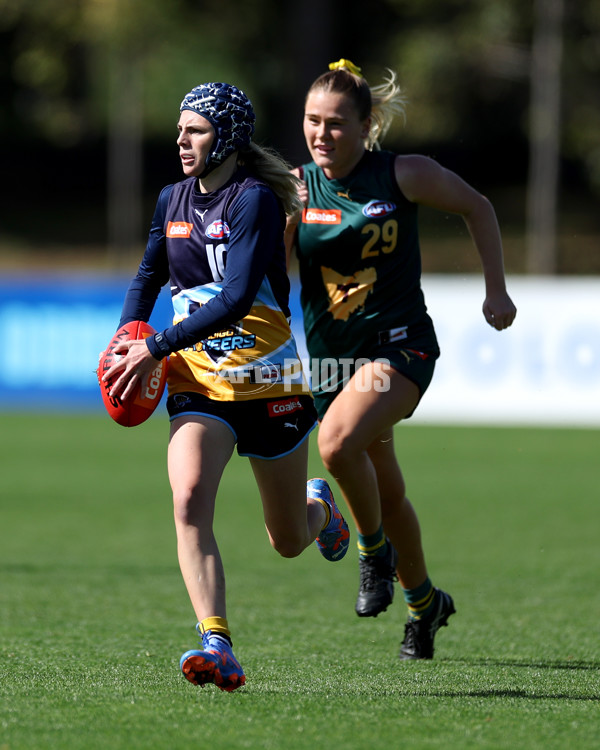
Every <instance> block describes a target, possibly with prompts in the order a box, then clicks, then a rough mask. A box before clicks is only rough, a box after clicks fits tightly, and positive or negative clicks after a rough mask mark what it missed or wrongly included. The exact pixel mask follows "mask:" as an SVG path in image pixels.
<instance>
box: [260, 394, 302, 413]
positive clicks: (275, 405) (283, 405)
mask: <svg viewBox="0 0 600 750" xmlns="http://www.w3.org/2000/svg"><path fill="white" fill-rule="evenodd" d="M299 409H304V407H303V406H302V404H301V403H300V399H298V398H284V399H282V400H281V401H271V402H270V403H269V416H270V417H282V416H285V415H286V414H291V413H292V412H294V411H298V410H299Z"/></svg>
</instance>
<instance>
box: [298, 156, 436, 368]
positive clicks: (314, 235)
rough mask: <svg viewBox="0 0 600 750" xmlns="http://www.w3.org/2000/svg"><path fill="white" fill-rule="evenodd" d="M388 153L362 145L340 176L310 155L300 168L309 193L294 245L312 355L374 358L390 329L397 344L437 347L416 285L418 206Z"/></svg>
mask: <svg viewBox="0 0 600 750" xmlns="http://www.w3.org/2000/svg"><path fill="white" fill-rule="evenodd" d="M395 158H396V156H395V154H393V153H391V152H389V151H374V152H371V151H367V152H366V153H365V155H364V157H363V158H362V159H361V161H360V162H359V164H358V165H357V166H356V167H355V169H354V170H353V171H352V173H351V174H350V175H348V176H347V177H345V178H344V179H341V180H328V179H327V177H326V176H325V175H324V173H323V171H322V170H321V169H320V168H319V167H317V165H316V164H315V163H314V162H312V163H310V164H306V165H304V166H303V167H302V173H303V174H302V177H303V179H304V181H305V182H306V184H307V186H308V194H309V200H308V205H307V207H306V208H305V210H304V212H303V215H302V220H301V222H300V223H299V225H298V233H297V237H296V249H297V254H298V259H299V266H300V280H301V285H302V291H301V303H302V309H303V313H304V328H305V332H306V341H307V348H308V351H309V354H310V356H311V358H313V359H314V358H325V357H336V358H339V357H368V358H373V357H376V356H377V348H378V344H379V343H381V342H382V341H385V340H386V334H387V333H388V332H389V331H395V332H396V333H395V335H394V337H393V340H397V341H398V346H401V347H407V348H412V349H417V350H419V351H423V352H428V353H431V354H435V355H437V354H438V353H439V352H438V345H437V341H436V337H435V333H434V330H433V324H432V322H431V319H430V317H429V315H428V314H427V308H426V306H425V300H424V297H423V293H422V290H421V253H420V248H419V236H418V226H417V206H416V204H414V203H411V202H410V201H409V200H407V199H406V198H405V196H404V195H403V194H402V192H401V190H400V189H399V187H398V185H397V182H396V179H395V176H394V160H395ZM398 329H399V331H398ZM382 336H383V338H382Z"/></svg>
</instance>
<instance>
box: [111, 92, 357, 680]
mask: <svg viewBox="0 0 600 750" xmlns="http://www.w3.org/2000/svg"><path fill="white" fill-rule="evenodd" d="M254 121H255V117H254V112H253V109H252V105H251V102H250V100H249V99H248V97H247V96H246V95H245V94H244V93H243V92H242V91H240V90H239V89H237V88H236V87H235V86H231V85H229V84H225V83H206V84H202V85H200V86H197V87H195V88H194V89H192V90H191V91H190V92H189V94H187V96H186V97H185V98H184V99H183V101H182V103H181V107H180V116H179V122H178V125H177V128H178V131H179V137H178V139H177V145H178V148H179V157H180V159H181V165H182V168H183V173H184V175H185V179H184V180H183V181H182V182H179V183H177V184H175V185H169V186H168V187H166V188H164V189H163V191H162V192H161V194H160V196H159V198H158V203H157V206H156V211H155V214H154V218H153V220H152V225H151V229H150V236H149V240H148V244H147V247H146V251H145V254H144V257H143V259H142V262H141V264H140V266H139V269H138V272H137V275H136V277H135V278H134V279H133V281H132V282H131V284H130V286H129V289H128V291H127V294H126V297H125V302H124V305H123V312H122V317H121V321H120V325H123V324H125V323H127V322H130V321H132V320H144V321H147V320H148V318H149V317H150V314H151V312H152V309H153V307H154V304H155V302H156V298H157V296H158V294H159V291H160V289H161V287H162V286H163V285H164V284H166V283H170V287H171V293H172V300H173V308H174V319H173V325H172V326H170V327H169V328H167V329H165V330H164V331H161V332H159V333H157V334H156V335H154V336H151V337H149V338H147V339H145V340H136V341H132V342H126V343H123V345H122V346H121V347H120V349H119V351H121V353H123V354H126V356H124V357H123V359H122V360H121V361H120V362H119V363H117V364H115V365H113V367H112V368H111V369H110V370H109V371H107V373H106V374H105V376H104V377H105V380H108V381H110V380H111V379H112V378H114V383H113V385H112V390H111V393H112V394H114V395H120V396H121V398H123V399H126V398H127V397H128V395H129V394H131V393H132V391H133V389H134V387H135V385H136V383H138V382H139V380H140V378H141V377H143V376H144V375H145V374H146V373H147V372H148V371H149V370H151V369H152V368H154V367H155V366H156V361H157V360H161V359H163V358H164V357H166V356H170V360H169V376H168V399H167V409H168V412H169V415H170V419H171V432H170V440H169V449H168V472H169V480H170V483H171V488H172V491H173V502H174V511H175V526H176V533H177V546H178V557H179V564H180V568H181V573H182V575H183V580H184V582H185V585H186V587H187V591H188V594H189V597H190V600H191V603H192V606H193V608H194V611H195V614H196V617H197V618H198V625H197V630H198V633H199V635H200V637H201V641H202V644H201V648H200V649H194V650H191V651H187V652H186V653H185V654H183V656H182V657H181V662H180V666H181V669H182V671H183V673H184V675H185V676H186V677H187V679H188V680H190V682H192V683H194V684H196V685H204V684H206V683H210V682H212V683H214V684H216V685H217V686H218V687H219V688H221V689H222V690H227V691H231V690H235V689H236V688H238V687H240V686H241V685H243V684H244V683H245V676H244V672H243V670H242V667H241V666H240V664H239V662H238V661H237V659H236V658H235V657H234V655H233V652H232V644H231V637H230V635H231V634H230V630H229V624H228V620H227V612H226V603H225V575H224V569H223V563H222V561H221V556H220V554H219V548H218V546H217V542H216V539H215V535H214V532H213V515H214V510H215V498H216V495H217V490H218V487H219V482H220V479H221V476H222V474H223V471H224V469H225V466H226V464H227V462H228V461H229V459H230V458H231V455H232V453H233V450H234V448H235V446H236V444H237V450H238V453H239V454H240V455H244V456H248V457H249V459H250V462H251V465H252V469H253V472H254V475H255V477H256V481H257V484H258V487H259V491H260V496H261V499H262V504H263V511H264V519H265V525H266V529H267V532H268V535H269V539H270V541H271V544H272V545H273V547H274V548H275V549H276V550H277V551H278V552H279V553H280V554H281V555H282V556H284V557H295V556H296V555H298V554H300V552H302V550H304V549H305V548H306V547H307V546H308V545H309V544H311V543H312V542H313V540H314V541H316V543H317V547H318V548H319V550H320V551H321V553H322V554H323V555H324V557H325V558H326V559H329V560H339V559H341V558H342V557H343V555H344V554H345V552H346V549H347V547H348V526H347V524H346V523H345V521H344V519H343V518H342V516H341V514H340V513H339V511H338V509H337V507H336V505H335V503H334V500H333V496H332V494H331V491H330V489H329V487H328V485H327V483H326V482H325V481H324V480H321V479H312V480H310V481H309V482H308V484H307V482H306V473H307V461H308V439H307V438H308V435H309V433H310V432H311V430H312V429H313V427H314V426H315V424H316V413H315V409H314V404H313V399H312V396H311V395H310V392H309V391H308V389H307V386H306V382H305V380H304V376H303V373H302V366H301V363H300V361H299V360H298V355H297V352H296V344H295V341H294V338H293V336H292V333H291V330H290V326H289V322H288V318H289V309H288V295H289V281H288V277H287V274H286V258H285V246H284V229H285V221H286V213H293V212H294V211H295V210H297V208H298V206H299V205H300V203H299V201H298V196H297V192H296V184H295V179H294V178H293V177H292V175H291V174H290V172H289V167H288V165H286V164H285V163H284V162H283V161H282V160H281V159H280V157H279V156H278V155H277V154H276V153H274V152H272V151H270V150H267V149H263V148H260V147H258V146H257V145H256V144H254V143H253V142H252V140H251V139H252V135H253V132H254Z"/></svg>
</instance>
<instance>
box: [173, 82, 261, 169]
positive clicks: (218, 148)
mask: <svg viewBox="0 0 600 750" xmlns="http://www.w3.org/2000/svg"><path fill="white" fill-rule="evenodd" d="M184 109H190V110H192V112H197V113H198V114H199V115H202V117H205V118H206V119H207V120H208V121H209V122H210V124H211V125H212V126H213V128H214V129H215V139H214V141H213V144H212V151H211V153H210V154H209V155H208V156H207V157H206V166H205V169H204V171H203V172H202V174H201V175H200V177H205V176H206V175H207V174H208V173H209V172H212V170H213V169H216V168H217V167H219V166H220V165H221V164H222V163H223V162H224V161H225V159H226V158H227V157H228V156H231V154H233V153H234V152H235V151H239V150H240V149H243V148H247V147H248V146H249V145H250V141H251V140H252V135H253V134H254V122H255V120H256V117H255V115H254V110H253V109H252V102H251V101H250V99H248V97H247V96H246V94H244V92H243V91H241V90H240V89H238V88H236V87H235V86H232V85H231V84H229V83H203V84H201V85H200V86H195V87H194V88H193V89H192V90H191V91H190V92H189V94H187V95H186V96H185V98H184V100H183V101H182V102H181V106H180V107H179V111H180V112H182V111H183V110H184Z"/></svg>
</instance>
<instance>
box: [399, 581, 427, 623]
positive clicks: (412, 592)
mask: <svg viewBox="0 0 600 750" xmlns="http://www.w3.org/2000/svg"><path fill="white" fill-rule="evenodd" d="M402 591H403V593H404V601H405V602H406V604H407V605H408V616H409V617H410V619H411V620H413V621H415V620H421V619H423V618H424V617H427V615H428V614H429V613H430V612H431V610H432V609H433V602H434V599H435V589H434V588H433V584H432V583H431V581H430V579H429V577H427V578H426V579H425V581H424V582H423V583H422V584H421V585H420V586H417V588H416V589H402Z"/></svg>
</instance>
